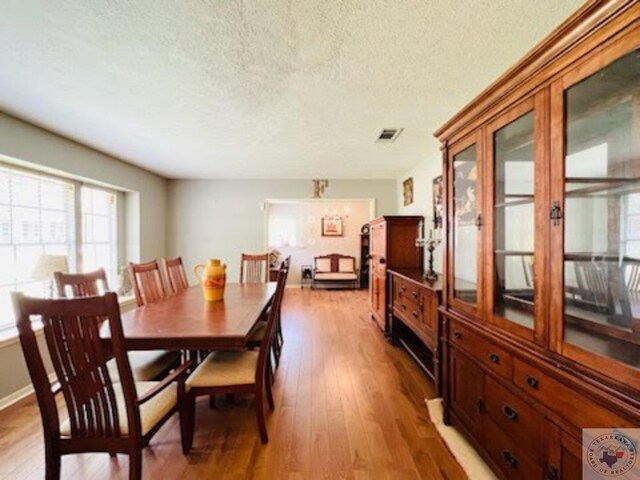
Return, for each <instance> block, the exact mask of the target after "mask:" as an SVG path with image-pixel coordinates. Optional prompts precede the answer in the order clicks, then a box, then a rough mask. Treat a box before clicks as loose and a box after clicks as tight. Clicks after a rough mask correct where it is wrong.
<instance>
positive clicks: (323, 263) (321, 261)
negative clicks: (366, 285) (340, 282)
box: [313, 253, 356, 273]
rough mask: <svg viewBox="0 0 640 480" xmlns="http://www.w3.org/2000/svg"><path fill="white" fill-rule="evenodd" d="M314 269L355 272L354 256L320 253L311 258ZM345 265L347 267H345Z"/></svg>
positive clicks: (332, 271)
mask: <svg viewBox="0 0 640 480" xmlns="http://www.w3.org/2000/svg"><path fill="white" fill-rule="evenodd" d="M313 261H314V263H315V269H316V271H317V272H322V273H329V272H331V273H336V272H347V271H348V272H349V273H352V272H355V271H356V257H352V256H350V255H341V254H339V253H330V254H329V255H320V256H319V257H315V258H314V259H313ZM345 267H347V268H345Z"/></svg>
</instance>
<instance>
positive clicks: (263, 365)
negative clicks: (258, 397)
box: [256, 269, 287, 384]
mask: <svg viewBox="0 0 640 480" xmlns="http://www.w3.org/2000/svg"><path fill="white" fill-rule="evenodd" d="M286 283H287V272H286V270H283V269H280V270H278V284H277V286H276V293H275V294H274V295H273V302H272V303H271V307H270V308H269V313H268V316H267V326H266V328H265V331H264V336H263V337H262V343H261V344H260V352H259V353H258V368H257V369H256V383H258V384H260V382H262V381H263V380H264V378H265V374H266V369H267V366H268V360H269V355H271V344H272V343H273V336H274V335H275V324H276V321H277V319H278V316H279V315H280V307H281V306H282V298H283V297H284V288H285V285H286Z"/></svg>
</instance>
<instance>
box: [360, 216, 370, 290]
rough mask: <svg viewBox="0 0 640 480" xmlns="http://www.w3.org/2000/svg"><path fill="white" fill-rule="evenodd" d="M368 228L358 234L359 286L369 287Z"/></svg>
mask: <svg viewBox="0 0 640 480" xmlns="http://www.w3.org/2000/svg"><path fill="white" fill-rule="evenodd" d="M369 243H370V238H369V228H368V225H367V228H366V231H365V229H363V232H362V233H361V234H360V288H369Z"/></svg>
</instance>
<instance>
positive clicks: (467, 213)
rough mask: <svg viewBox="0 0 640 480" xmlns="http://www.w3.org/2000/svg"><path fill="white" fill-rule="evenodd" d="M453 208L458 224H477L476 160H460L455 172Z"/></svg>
mask: <svg viewBox="0 0 640 480" xmlns="http://www.w3.org/2000/svg"><path fill="white" fill-rule="evenodd" d="M454 175H455V178H454V180H453V181H454V197H453V208H454V212H452V213H455V217H456V222H457V224H458V226H469V225H475V221H476V215H477V205H476V183H477V178H478V177H477V170H476V162H460V165H459V166H456V168H455V172H454Z"/></svg>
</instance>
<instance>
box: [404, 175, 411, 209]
mask: <svg viewBox="0 0 640 480" xmlns="http://www.w3.org/2000/svg"><path fill="white" fill-rule="evenodd" d="M402 195H403V196H404V206H405V207H406V206H407V205H411V204H412V203H413V177H409V178H407V179H406V180H405V181H404V182H402Z"/></svg>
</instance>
